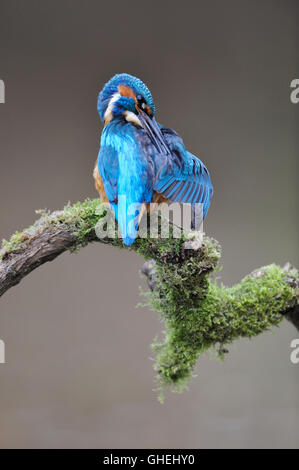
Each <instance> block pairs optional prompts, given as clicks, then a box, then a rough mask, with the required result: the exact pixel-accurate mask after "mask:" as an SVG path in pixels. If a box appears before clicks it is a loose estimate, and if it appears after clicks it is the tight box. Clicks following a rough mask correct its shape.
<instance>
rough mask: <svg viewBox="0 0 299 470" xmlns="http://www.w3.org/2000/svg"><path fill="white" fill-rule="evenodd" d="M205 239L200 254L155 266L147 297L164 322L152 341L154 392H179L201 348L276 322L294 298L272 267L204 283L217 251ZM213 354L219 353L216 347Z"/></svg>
mask: <svg viewBox="0 0 299 470" xmlns="http://www.w3.org/2000/svg"><path fill="white" fill-rule="evenodd" d="M207 242H208V243H207ZM205 243H206V245H204V250H203V254H202V256H201V257H200V258H199V259H196V258H195V259H194V258H193V259H192V260H191V261H190V262H187V263H186V264H184V265H183V266H182V267H178V266H171V265H165V266H163V265H161V264H160V265H158V268H157V274H158V279H157V285H158V290H157V291H155V292H153V293H151V294H150V297H148V298H149V304H150V306H151V307H152V308H153V309H154V310H155V311H158V312H159V313H160V315H161V317H162V319H163V320H164V323H165V332H164V335H163V340H162V341H161V342H158V341H157V340H155V342H154V343H153V345H152V348H153V350H154V352H155V355H156V363H155V369H156V371H157V383H158V390H160V391H162V389H163V388H164V387H165V386H170V387H171V388H172V390H174V391H181V390H183V389H184V388H185V387H186V386H187V383H188V380H189V379H190V376H191V374H192V371H193V368H194V366H195V364H196V362H197V360H198V358H199V356H200V355H201V354H202V353H203V352H204V351H206V350H207V349H209V348H211V347H215V345H216V344H220V345H221V346H222V345H223V344H227V343H231V342H232V341H233V340H234V339H236V338H239V337H249V338H250V337H252V336H256V335H258V334H259V333H261V332H263V331H265V330H268V329H269V328H271V327H272V326H275V325H278V324H279V323H280V322H281V321H282V319H283V316H282V315H281V312H283V311H286V310H287V309H288V307H289V305H290V303H291V301H292V299H293V298H294V290H293V289H292V288H291V287H290V286H289V285H288V284H287V283H286V282H285V277H284V276H285V273H284V271H283V270H282V269H281V268H280V267H278V266H276V265H270V266H267V267H265V268H262V270H263V275H262V276H260V277H252V276H247V277H246V278H244V279H243V280H242V281H241V282H240V283H239V284H237V285H236V286H234V287H232V288H226V287H224V286H219V285H218V284H217V283H216V282H215V281H210V280H209V279H208V277H207V272H206V271H205V267H207V264H208V265H209V266H211V265H212V266H214V263H215V262H217V258H218V256H219V252H218V251H217V249H216V246H215V245H214V244H213V243H211V240H209V241H207V240H205ZM206 263H207V264H206ZM219 355H220V356H223V348H222V347H220V349H219ZM162 396H163V394H162Z"/></svg>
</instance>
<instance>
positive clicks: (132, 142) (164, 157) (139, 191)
mask: <svg viewBox="0 0 299 470" xmlns="http://www.w3.org/2000/svg"><path fill="white" fill-rule="evenodd" d="M97 109H98V113H99V115H100V118H101V120H102V122H103V123H104V128H103V131H102V135H101V142H100V150H99V154H98V159H97V162H96V165H95V168H94V172H93V177H94V180H95V186H96V189H97V191H98V192H99V194H100V198H101V200H102V201H103V202H106V203H109V205H110V206H111V207H112V208H113V211H114V214H115V218H116V220H117V221H118V224H119V227H120V231H121V235H122V239H123V242H124V244H125V245H132V243H134V241H135V239H136V236H137V232H138V226H139V222H140V220H141V217H142V215H143V214H144V213H145V211H149V210H150V204H151V203H156V204H160V203H165V202H167V203H172V202H179V203H189V204H191V205H195V204H196V203H201V204H202V215H203V218H204V217H205V216H206V214H207V212H208V210H209V207H210V202H211V198H212V195H213V186H212V182H211V178H210V175H209V172H208V170H207V168H206V167H205V165H204V164H203V162H202V161H201V160H200V159H199V158H197V157H196V156H194V155H192V154H191V153H190V152H188V151H187V150H186V147H185V145H184V143H183V140H182V138H181V137H180V136H179V135H178V134H177V133H176V132H175V131H174V130H172V129H169V128H166V127H164V126H162V125H161V124H159V123H158V122H157V121H156V119H155V104H154V100H153V98H152V95H151V92H150V90H149V89H148V87H147V86H146V85H145V84H144V83H143V82H142V81H141V80H140V79H139V78H136V77H134V76H132V75H129V74H126V73H121V74H117V75H114V76H113V77H112V78H111V79H110V80H109V81H108V82H107V83H106V84H105V85H104V87H103V89H102V91H101V92H100V94H99V97H98V102H97ZM192 207H194V206H192Z"/></svg>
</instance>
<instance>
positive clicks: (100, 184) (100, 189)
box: [93, 162, 109, 202]
mask: <svg viewBox="0 0 299 470" xmlns="http://www.w3.org/2000/svg"><path fill="white" fill-rule="evenodd" d="M93 179H94V183H95V187H96V190H97V191H98V193H99V195H100V197H101V201H103V202H109V200H108V198H107V196H106V193H105V188H104V183H103V180H102V178H101V176H100V173H99V170H98V163H97V162H96V164H95V167H94V170H93Z"/></svg>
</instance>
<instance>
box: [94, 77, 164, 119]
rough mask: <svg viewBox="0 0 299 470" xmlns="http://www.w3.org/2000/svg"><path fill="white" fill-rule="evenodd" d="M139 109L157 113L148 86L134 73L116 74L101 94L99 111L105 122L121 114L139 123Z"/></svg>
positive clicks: (151, 113)
mask: <svg viewBox="0 0 299 470" xmlns="http://www.w3.org/2000/svg"><path fill="white" fill-rule="evenodd" d="M139 110H142V111H143V112H144V113H146V114H147V115H148V116H150V117H152V116H154V114H155V105H154V100H153V98H152V95H151V92H150V91H149V89H148V88H147V86H146V85H145V84H144V83H143V82H142V81H141V80H140V79H139V78H136V77H133V76H132V75H129V74H127V73H120V74H118V75H114V77H112V78H111V79H110V80H109V82H107V83H106V84H105V86H104V88H103V89H102V91H101V92H100V94H99V98H98V112H99V115H100V118H101V119H102V121H103V122H104V123H105V124H108V122H110V121H112V119H114V118H119V117H121V116H123V117H124V118H125V119H126V120H127V121H131V122H136V123H137V121H136V118H138V114H139Z"/></svg>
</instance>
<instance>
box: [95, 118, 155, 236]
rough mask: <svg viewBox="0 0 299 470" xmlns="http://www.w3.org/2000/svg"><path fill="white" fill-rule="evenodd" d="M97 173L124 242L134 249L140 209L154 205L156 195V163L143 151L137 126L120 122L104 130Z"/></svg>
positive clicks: (110, 124) (109, 125) (108, 125)
mask: <svg viewBox="0 0 299 470" xmlns="http://www.w3.org/2000/svg"><path fill="white" fill-rule="evenodd" d="M98 170H99V174H100V176H101V177H102V180H103V184H104V188H105V192H106V196H107V198H108V199H109V202H110V204H111V206H112V207H113V209H114V213H115V217H116V219H117V221H118V223H119V226H120V230H121V233H122V238H123V241H124V243H125V244H126V245H131V244H132V243H133V242H134V240H135V238H136V234H137V230H138V216H139V213H140V211H141V206H142V204H143V203H147V202H150V201H151V199H152V193H153V187H152V186H153V163H152V161H151V160H149V159H148V158H147V155H146V153H145V152H144V151H143V149H142V145H141V142H140V140H139V137H138V132H137V129H136V128H135V127H134V126H132V125H131V124H125V123H123V122H120V121H116V122H115V121H113V122H111V123H109V124H107V126H105V128H104V129H103V133H102V137H101V147H100V152H99V157H98Z"/></svg>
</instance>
